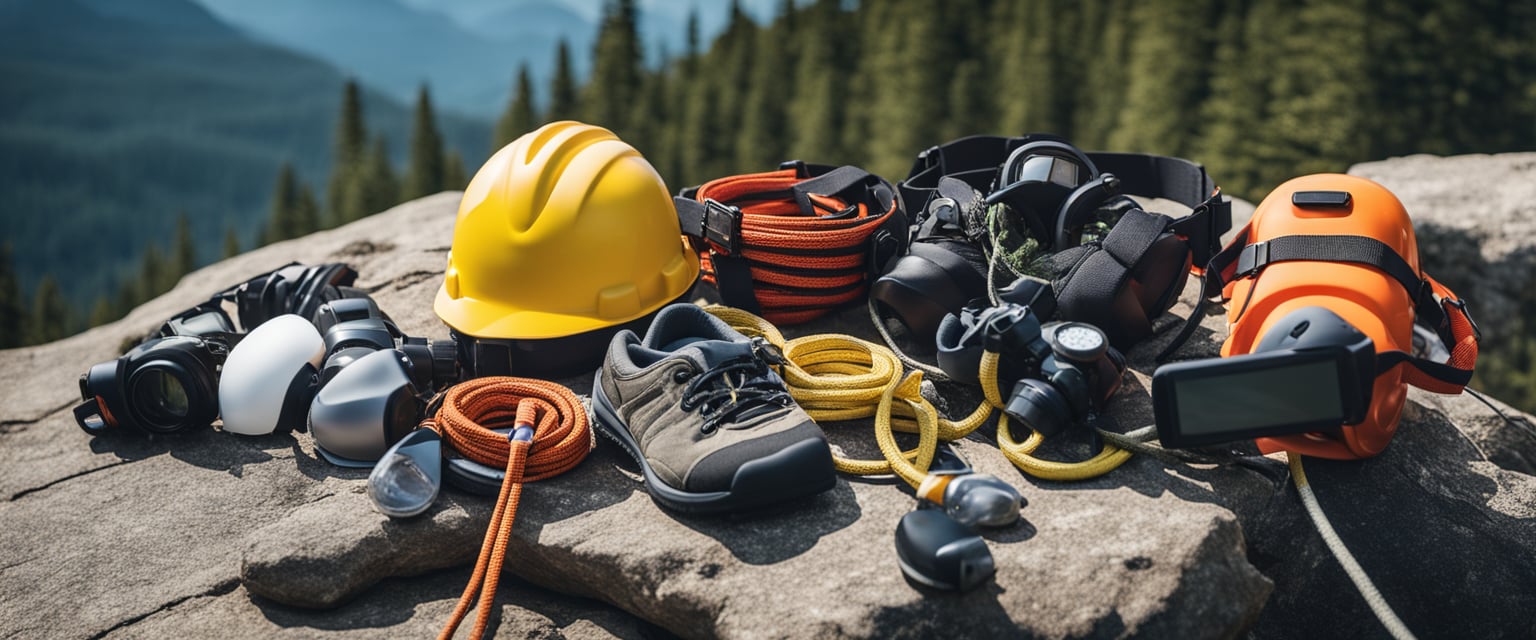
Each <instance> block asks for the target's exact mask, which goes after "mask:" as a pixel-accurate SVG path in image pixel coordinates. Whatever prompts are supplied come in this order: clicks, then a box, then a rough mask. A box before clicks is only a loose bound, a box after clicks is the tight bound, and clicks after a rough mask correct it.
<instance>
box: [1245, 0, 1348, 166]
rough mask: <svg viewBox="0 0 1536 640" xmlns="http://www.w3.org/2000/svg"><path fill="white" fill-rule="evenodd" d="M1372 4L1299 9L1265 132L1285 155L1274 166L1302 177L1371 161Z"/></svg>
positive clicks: (1284, 42)
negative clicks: (1370, 55)
mask: <svg viewBox="0 0 1536 640" xmlns="http://www.w3.org/2000/svg"><path fill="white" fill-rule="evenodd" d="M1369 4H1370V3H1369V2H1368V1H1367V0H1337V1H1329V2H1321V1H1318V2H1313V3H1310V4H1308V5H1307V6H1305V7H1303V8H1302V9H1301V10H1300V11H1296V10H1295V9H1294V8H1293V9H1292V14H1293V15H1294V16H1295V19H1296V27H1295V28H1294V29H1291V30H1289V31H1288V32H1283V33H1282V36H1281V37H1280V39H1279V42H1280V52H1281V55H1280V57H1279V59H1278V60H1277V62H1276V64H1275V66H1274V67H1273V69H1272V71H1271V78H1272V80H1271V81H1272V83H1273V84H1272V85H1271V86H1272V89H1273V92H1272V94H1271V96H1270V105H1271V109H1270V112H1269V117H1268V120H1267V121H1266V122H1265V125H1264V127H1263V131H1265V132H1266V135H1265V137H1266V138H1269V139H1270V140H1272V141H1273V142H1274V143H1275V147H1276V149H1277V151H1278V155H1279V156H1280V157H1279V158H1277V159H1276V160H1278V162H1275V163H1274V164H1273V165H1272V166H1274V167H1276V168H1280V167H1284V168H1286V169H1288V170H1289V172H1290V175H1303V174H1308V173H1323V172H1331V171H1343V170H1345V169H1347V168H1349V165H1350V164H1352V163H1355V162H1359V161H1361V160H1364V159H1366V158H1367V154H1368V153H1369V152H1370V148H1371V140H1372V138H1373V135H1372V132H1373V131H1374V130H1375V129H1376V127H1375V117H1376V116H1375V115H1374V114H1375V113H1376V109H1374V101H1373V97H1374V84H1373V81H1372V79H1371V78H1370V76H1369V72H1368V56H1369V51H1368V48H1367V47H1368V44H1367V42H1368V38H1367V34H1368V33H1369V32H1370V26H1371V10H1370V7H1369ZM1283 177H1284V176H1278V177H1277V178H1276V180H1277V181H1278V179H1279V178H1283Z"/></svg>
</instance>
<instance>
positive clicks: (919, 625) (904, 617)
mask: <svg viewBox="0 0 1536 640" xmlns="http://www.w3.org/2000/svg"><path fill="white" fill-rule="evenodd" d="M907 584H908V585H909V586H911V587H912V589H914V590H916V591H918V592H919V593H922V594H923V597H922V599H920V600H917V601H915V602H913V603H911V604H908V605H904V606H901V607H884V608H881V609H880V610H879V611H877V612H875V614H874V616H873V617H872V618H871V623H872V624H871V627H872V628H871V633H870V634H869V635H870V637H874V638H892V637H902V638H963V637H996V638H1011V637H1018V636H1019V635H1020V629H1019V623H1017V622H1014V621H1013V618H1011V617H1009V615H1008V610H1007V609H1005V608H1004V607H1003V605H1002V603H1001V602H999V601H998V597H999V596H1001V595H1002V594H1004V593H1007V590H1006V589H1004V588H1003V587H1001V586H999V585H998V584H997V583H996V582H992V581H988V582H987V583H986V584H984V585H982V586H980V587H978V588H976V589H973V590H971V591H967V592H964V593H958V592H954V591H943V590H939V589H934V588H932V587H928V586H926V585H923V584H920V583H917V582H914V581H912V580H911V579H910V578H908V579H907ZM1096 630H1097V629H1096ZM1116 635H1118V634H1113V633H1111V634H1107V635H1102V636H1100V635H1094V636H1093V637H1113V636H1116Z"/></svg>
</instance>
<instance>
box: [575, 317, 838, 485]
mask: <svg viewBox="0 0 1536 640" xmlns="http://www.w3.org/2000/svg"><path fill="white" fill-rule="evenodd" d="M779 362H782V356H781V355H779V354H778V351H777V350H776V349H774V348H773V347H772V346H771V345H768V344H767V343H766V342H764V341H762V340H748V339H747V338H746V336H743V335H741V334H740V333H737V332H736V330H734V329H732V328H731V327H730V326H729V325H727V324H726V323H725V322H723V321H721V320H720V319H718V318H716V317H714V316H712V315H710V314H709V313H708V312H706V311H704V310H703V309H701V308H699V307H697V306H695V305H692V304H674V305H672V306H669V307H667V308H665V309H662V310H661V312H660V313H658V314H657V315H656V319H655V321H654V322H652V323H651V328H650V331H648V332H646V335H645V339H644V340H641V339H640V338H639V337H637V336H636V335H635V334H634V332H632V331H622V332H620V333H619V334H618V335H615V336H614V337H613V342H612V343H610V344H609V347H608V355H607V357H606V358H605V359H604V360H603V367H602V368H601V369H599V370H598V372H597V380H596V382H594V383H593V385H592V412H593V414H594V416H595V418H596V420H595V421H594V422H595V424H596V426H597V430H598V432H600V433H602V434H604V435H606V436H608V437H609V438H610V439H612V440H613V441H614V442H617V443H618V444H619V445H620V446H621V447H623V448H624V449H625V450H626V451H628V452H629V455H630V456H632V457H634V459H635V461H636V462H638V463H640V469H641V471H642V472H643V473H644V475H645V485H646V488H647V489H648V490H649V491H650V493H651V496H652V497H653V498H654V499H655V500H656V501H657V502H659V503H661V504H662V505H664V506H667V507H670V508H673V509H677V510H679V511H687V512H720V511H739V510H743V509H748V508H752V507H756V506H762V505H766V504H770V503H775V502H783V501H787V500H791V499H794V498H798V497H802V496H806V495H811V494H815V493H820V492H822V491H826V490H827V489H831V488H832V487H833V485H835V484H836V483H837V474H836V472H835V471H834V469H833V468H832V452H831V449H830V448H829V447H828V446H827V441H826V438H825V437H823V435H822V433H821V429H820V428H819V427H817V426H816V423H815V422H812V421H811V418H810V416H807V415H806V414H805V411H803V410H801V409H800V407H799V405H796V404H795V402H794V400H793V399H791V398H790V397H789V392H788V391H786V390H785V388H784V381H783V380H782V379H780V378H779V376H778V375H777V374H775V373H774V372H773V370H772V369H770V368H769V366H768V365H769V364H772V363H779Z"/></svg>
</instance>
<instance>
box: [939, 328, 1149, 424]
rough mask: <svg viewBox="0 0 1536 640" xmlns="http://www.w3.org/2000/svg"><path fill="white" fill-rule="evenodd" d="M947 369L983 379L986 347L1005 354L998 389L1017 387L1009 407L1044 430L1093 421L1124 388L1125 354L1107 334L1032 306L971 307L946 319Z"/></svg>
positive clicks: (942, 352) (943, 363)
mask: <svg viewBox="0 0 1536 640" xmlns="http://www.w3.org/2000/svg"><path fill="white" fill-rule="evenodd" d="M937 342H938V349H939V353H938V359H939V366H940V367H941V368H942V369H943V370H944V373H945V374H947V375H949V376H950V377H951V378H953V379H954V380H956V381H958V382H966V383H970V384H979V383H980V381H979V379H978V372H980V371H981V358H982V353H983V352H984V351H991V352H995V353H997V354H999V358H998V373H997V378H998V387H999V389H1009V388H1011V389H1012V392H1011V393H1009V395H1008V397H1007V404H1006V405H1005V406H1004V407H1003V411H1005V412H1007V413H1008V415H1009V416H1010V417H1012V418H1014V419H1016V420H1019V421H1020V422H1022V423H1023V424H1025V425H1027V426H1029V427H1030V428H1032V429H1034V430H1036V431H1039V432H1040V434H1041V435H1044V436H1050V435H1054V434H1056V433H1058V432H1061V431H1063V430H1065V429H1067V428H1068V427H1071V426H1073V425H1080V424H1084V423H1085V422H1087V420H1088V417H1089V416H1091V415H1093V414H1095V413H1097V412H1098V411H1100V410H1101V409H1102V408H1103V407H1104V405H1105V404H1106V403H1108V402H1109V399H1110V398H1111V397H1112V396H1114V394H1115V392H1116V391H1117V390H1119V389H1120V379H1121V376H1122V374H1124V373H1125V366H1126V365H1125V358H1124V356H1122V355H1120V352H1119V351H1117V350H1115V349H1114V347H1112V346H1110V344H1109V341H1108V339H1107V337H1106V336H1105V335H1104V332H1102V331H1100V330H1099V329H1098V328H1096V327H1094V326H1093V325H1089V324H1084V323H1081V322H1050V323H1045V324H1041V322H1040V319H1039V318H1038V317H1037V316H1036V315H1035V314H1034V313H1033V312H1032V311H1031V310H1030V308H1029V307H1026V306H1023V305H1017V304H1004V305H1002V306H998V307H980V306H976V307H967V308H965V309H962V310H961V312H960V313H958V314H952V315H950V316H948V317H946V318H945V319H944V321H943V322H942V323H941V324H940V326H939V333H938V337H937Z"/></svg>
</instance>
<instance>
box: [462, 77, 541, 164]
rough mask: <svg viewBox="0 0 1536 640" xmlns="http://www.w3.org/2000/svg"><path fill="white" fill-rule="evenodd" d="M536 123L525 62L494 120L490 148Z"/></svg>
mask: <svg viewBox="0 0 1536 640" xmlns="http://www.w3.org/2000/svg"><path fill="white" fill-rule="evenodd" d="M538 125H539V116H538V114H536V113H534V110H533V80H531V79H530V78H529V77H528V65H527V64H526V63H525V64H523V65H522V66H521V67H519V68H518V70H517V86H516V87H515V88H514V89H513V90H512V101H511V102H510V103H508V104H507V110H506V112H505V113H503V114H501V119H500V120H497V121H496V136H495V139H494V140H492V141H491V148H492V149H500V148H502V147H504V146H506V145H507V143H509V142H512V141H513V140H516V139H517V137H518V136H520V135H523V134H525V133H528V132H529V131H533V129H534V127H537V126H538ZM460 169H463V167H462V166H461V167H460ZM448 186H450V187H452V186H453V183H452V182H451V181H450V182H449V184H448Z"/></svg>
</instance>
